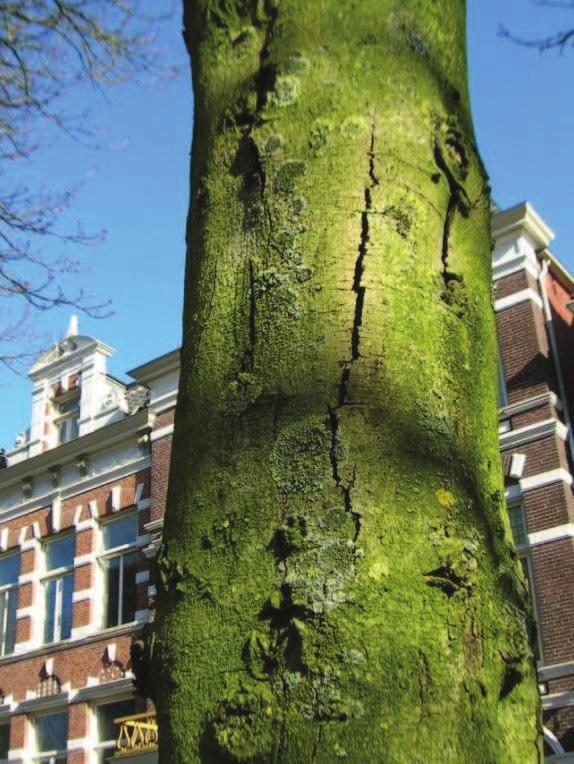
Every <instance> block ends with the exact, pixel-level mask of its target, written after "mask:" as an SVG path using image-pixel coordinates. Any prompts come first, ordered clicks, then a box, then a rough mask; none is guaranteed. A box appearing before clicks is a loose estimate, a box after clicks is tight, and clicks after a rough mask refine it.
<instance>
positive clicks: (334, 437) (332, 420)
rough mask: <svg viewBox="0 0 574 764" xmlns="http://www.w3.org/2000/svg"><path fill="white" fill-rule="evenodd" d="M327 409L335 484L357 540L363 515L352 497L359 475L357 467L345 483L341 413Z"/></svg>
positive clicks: (354, 538)
mask: <svg viewBox="0 0 574 764" xmlns="http://www.w3.org/2000/svg"><path fill="white" fill-rule="evenodd" d="M327 411H328V415H329V429H330V431H331V448H330V449H329V459H330V461H331V468H332V471H333V480H334V481H335V485H336V486H337V488H338V489H339V491H340V493H341V497H342V499H343V507H344V508H345V512H347V513H348V514H349V515H350V516H351V517H352V519H353V525H354V529H355V530H354V533H353V541H357V539H358V538H359V535H360V533H361V515H360V514H359V512H356V511H355V509H354V508H353V500H352V498H351V491H352V490H353V488H354V486H355V481H356V477H357V474H356V468H354V469H353V477H352V479H351V481H350V482H349V483H348V484H347V485H345V484H344V483H343V480H342V478H341V473H340V471H339V454H338V452H339V447H340V446H339V415H338V414H337V410H336V409H333V408H332V407H331V406H327Z"/></svg>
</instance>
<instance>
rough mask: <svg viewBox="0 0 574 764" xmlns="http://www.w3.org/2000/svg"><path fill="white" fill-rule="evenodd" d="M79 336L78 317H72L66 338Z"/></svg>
mask: <svg viewBox="0 0 574 764" xmlns="http://www.w3.org/2000/svg"><path fill="white" fill-rule="evenodd" d="M77 336H78V317H77V316H76V315H72V316H70V323H69V324H68V331H67V332H66V337H77Z"/></svg>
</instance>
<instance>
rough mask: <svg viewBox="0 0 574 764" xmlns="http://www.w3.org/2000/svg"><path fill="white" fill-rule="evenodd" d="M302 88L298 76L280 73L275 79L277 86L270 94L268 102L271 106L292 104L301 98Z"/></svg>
mask: <svg viewBox="0 0 574 764" xmlns="http://www.w3.org/2000/svg"><path fill="white" fill-rule="evenodd" d="M300 89H301V85H300V82H299V79H298V78H297V77H294V76H293V75H292V74H279V75H277V77H276V79H275V87H274V89H273V90H272V91H271V93H270V94H269V98H268V103H269V104H270V105H271V106H279V107H286V106H291V105H292V104H294V103H295V101H296V100H297V99H298V98H299V91H300Z"/></svg>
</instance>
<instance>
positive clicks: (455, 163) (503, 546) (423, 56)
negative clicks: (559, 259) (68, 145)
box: [148, 0, 541, 764]
mask: <svg viewBox="0 0 574 764" xmlns="http://www.w3.org/2000/svg"><path fill="white" fill-rule="evenodd" d="M185 25H186V28H185V36H186V41H187V43H188V46H189V49H190V53H191V57H192V61H193V81H194V89H195V128H194V140H193V158H192V183H191V211H190V216H189V226H188V246H189V251H188V265H187V275H186V302H185V312H184V340H183V350H182V373H181V382H180V392H179V400H178V408H177V416H176V426H175V436H174V449H173V462H172V471H171V478H170V491H169V501H168V511H167V515H166V518H165V529H164V542H163V548H162V551H161V553H160V555H159V557H158V576H159V580H158V609H157V619H156V625H155V634H154V638H153V644H152V639H150V640H149V642H148V651H149V652H151V651H152V648H153V656H152V658H151V661H152V668H151V670H150V672H149V675H148V679H149V684H150V687H151V691H152V693H153V696H154V699H155V702H156V706H157V711H158V718H159V724H160V740H161V743H160V761H162V762H164V761H165V762H170V763H171V762H185V763H186V764H188V763H189V762H197V761H201V762H237V761H250V762H290V763H292V764H295V763H299V762H303V763H305V762H334V761H337V760H338V759H347V760H348V761H349V762H357V763H361V764H364V763H365V762H389V763H391V762H393V763H394V762H407V763H408V764H411V763H412V762H424V763H425V764H428V762H432V763H434V762H436V764H448V763H450V762H452V764H461V762H488V763H490V762H500V763H501V764H502V762H504V764H508V763H509V762H516V763H517V764H525V763H526V762H535V761H540V760H541V754H540V744H539V729H540V724H539V708H538V700H537V690H536V684H535V678H534V671H533V664H532V655H531V642H530V640H529V637H528V633H527V632H528V623H529V621H528V617H527V615H526V614H525V613H526V612H527V610H526V605H525V602H526V599H525V590H524V586H523V583H522V579H521V577H520V574H519V573H518V570H517V565H516V563H515V561H514V560H513V559H512V552H511V544H510V542H509V534H508V526H507V520H506V519H504V517H505V515H504V502H503V490H502V477H501V471H500V457H499V453H498V439H497V418H496V390H495V387H496V381H495V380H496V349H495V339H494V320H493V311H492V306H491V293H490V283H491V272H490V238H489V193H488V186H487V178H486V176H485V173H484V170H483V168H482V165H481V162H480V159H479V157H478V154H477V149H476V145H475V140H474V136H473V129H472V123H471V116H470V107H469V99H468V89H467V74H466V54H465V4H464V2H463V0H433V1H432V2H431V0H426V2H420V0H355V1H351V0H347V1H345V2H343V1H342V0H313V1H312V2H310V1H308V0H187V2H186V3H185ZM148 659H149V656H148Z"/></svg>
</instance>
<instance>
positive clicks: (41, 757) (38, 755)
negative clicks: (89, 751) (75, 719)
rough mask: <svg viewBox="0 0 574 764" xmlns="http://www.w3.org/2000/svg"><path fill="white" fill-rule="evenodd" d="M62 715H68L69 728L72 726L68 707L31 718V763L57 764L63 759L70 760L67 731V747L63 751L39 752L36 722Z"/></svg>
mask: <svg viewBox="0 0 574 764" xmlns="http://www.w3.org/2000/svg"><path fill="white" fill-rule="evenodd" d="M60 714H67V715H68V727H69V725H70V712H69V708H68V706H63V707H62V708H61V709H58V710H55V709H51V710H50V711H47V712H46V713H42V714H34V716H32V717H30V718H29V723H30V726H31V730H32V734H31V735H30V741H31V744H32V751H31V753H32V756H31V759H30V760H31V761H33V762H35V764H56V762H58V759H60V761H61V760H62V758H63V759H64V761H67V760H68V732H67V731H66V747H65V748H62V749H59V748H57V749H55V750H53V751H39V750H38V735H37V732H36V722H37V720H38V719H41V718H42V717H43V716H57V715H60Z"/></svg>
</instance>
